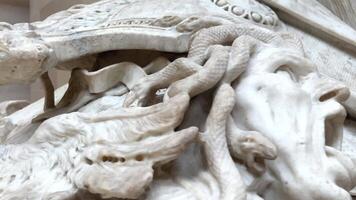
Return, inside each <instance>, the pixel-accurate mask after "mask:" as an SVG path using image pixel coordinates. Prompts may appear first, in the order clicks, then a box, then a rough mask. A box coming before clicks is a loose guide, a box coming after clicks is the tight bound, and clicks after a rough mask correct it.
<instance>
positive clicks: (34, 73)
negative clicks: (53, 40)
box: [0, 31, 48, 84]
mask: <svg viewBox="0 0 356 200" xmlns="http://www.w3.org/2000/svg"><path fill="white" fill-rule="evenodd" d="M47 54H48V48H47V47H46V46H45V45H43V44H39V43H38V42H35V40H33V39H30V38H29V37H26V36H24V35H23V34H19V33H16V32H15V31H11V32H10V31H8V32H2V33H1V32H0V71H1V74H0V84H8V83H22V82H29V81H33V80H35V79H36V78H37V77H38V76H39V75H40V74H41V73H43V71H44V69H43V66H42V63H43V62H44V60H45V59H46V57H47Z"/></svg>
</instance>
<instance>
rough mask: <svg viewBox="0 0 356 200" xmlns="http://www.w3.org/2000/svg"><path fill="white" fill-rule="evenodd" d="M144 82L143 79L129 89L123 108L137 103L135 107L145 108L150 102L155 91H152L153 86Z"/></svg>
mask: <svg viewBox="0 0 356 200" xmlns="http://www.w3.org/2000/svg"><path fill="white" fill-rule="evenodd" d="M146 80H147V79H145V78H143V79H141V80H140V82H139V83H138V84H136V85H135V86H134V87H133V88H132V89H131V91H130V92H129V93H128V94H127V96H126V98H125V101H124V104H123V106H124V107H129V106H131V105H133V104H135V103H137V106H145V105H147V104H148V102H150V100H151V99H152V98H153V96H154V93H155V90H154V89H153V85H152V84H150V83H149V81H146Z"/></svg>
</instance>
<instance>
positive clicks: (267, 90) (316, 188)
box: [233, 48, 354, 200]
mask: <svg viewBox="0 0 356 200" xmlns="http://www.w3.org/2000/svg"><path fill="white" fill-rule="evenodd" d="M249 65H250V66H249V67H248V69H247V71H246V72H245V73H244V75H243V76H242V77H241V79H240V80H239V82H238V83H237V85H236V87H235V91H236V98H237V99H236V102H237V106H236V107H235V109H234V111H233V116H234V119H235V122H236V123H237V124H238V126H239V127H240V128H241V129H245V130H252V131H258V132H260V133H262V134H263V135H265V136H266V137H267V138H269V139H270V140H271V141H272V142H274V143H275V145H276V146H277V148H278V157H277V159H276V160H274V161H267V163H266V166H267V171H268V174H269V175H270V176H271V177H272V180H273V181H272V183H271V185H270V186H269V187H268V188H267V189H266V190H265V191H262V194H263V196H264V198H265V199H266V200H269V199H273V200H284V199H289V200H294V199H305V200H321V199H323V200H335V199H340V200H341V199H343V200H344V199H351V197H350V195H349V194H348V192H347V191H349V190H350V189H352V187H353V186H354V183H353V182H352V179H353V174H352V173H351V171H352V166H353V165H352V162H351V160H350V159H349V158H347V157H346V156H344V155H343V154H342V153H341V152H339V151H338V149H339V148H340V144H341V139H342V124H343V120H344V118H345V116H346V112H345V109H344V108H343V106H342V105H341V104H340V101H343V100H345V99H346V98H348V95H349V91H348V89H347V88H345V87H344V86H343V85H339V84H337V83H333V82H330V81H328V80H326V79H323V78H321V77H320V76H319V75H318V74H317V73H316V72H314V69H313V66H312V64H311V63H310V62H309V61H308V60H305V59H304V58H302V57H300V56H298V55H296V54H294V53H292V52H288V51H286V50H278V49H273V48H268V49H265V50H263V51H261V52H259V54H258V55H255V57H254V59H252V60H251V61H250V63H249Z"/></svg>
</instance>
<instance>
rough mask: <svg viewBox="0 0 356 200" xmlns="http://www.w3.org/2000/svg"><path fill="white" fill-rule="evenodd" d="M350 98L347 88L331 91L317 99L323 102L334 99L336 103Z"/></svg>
mask: <svg viewBox="0 0 356 200" xmlns="http://www.w3.org/2000/svg"><path fill="white" fill-rule="evenodd" d="M349 96H350V91H349V89H347V88H339V89H334V90H331V91H329V92H327V93H325V94H323V95H321V96H320V97H319V101H321V102H324V101H327V100H329V99H336V100H337V101H346V99H347V98H349Z"/></svg>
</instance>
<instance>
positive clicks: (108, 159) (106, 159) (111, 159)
mask: <svg viewBox="0 0 356 200" xmlns="http://www.w3.org/2000/svg"><path fill="white" fill-rule="evenodd" d="M101 160H102V161H103V162H112V163H117V162H125V161H126V159H125V158H123V157H115V156H103V157H102V159H101Z"/></svg>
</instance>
